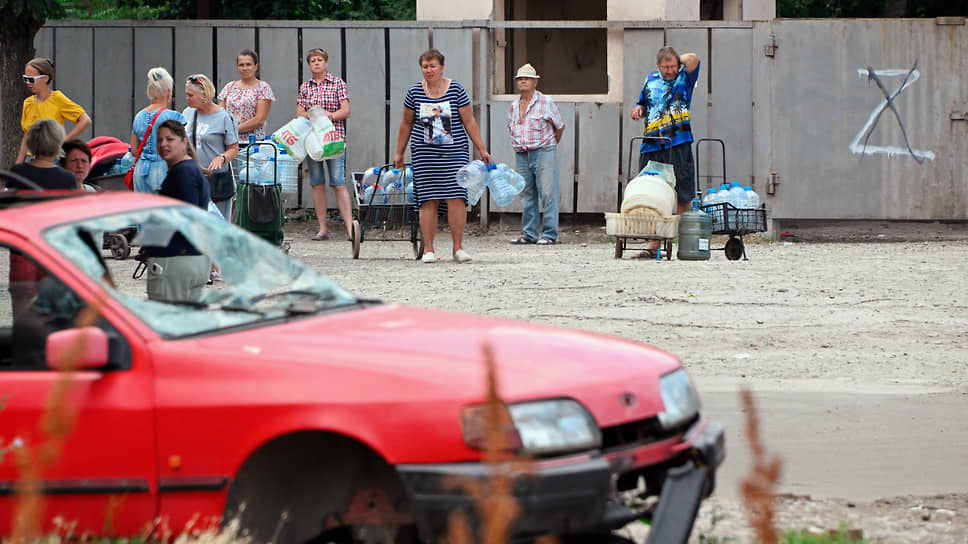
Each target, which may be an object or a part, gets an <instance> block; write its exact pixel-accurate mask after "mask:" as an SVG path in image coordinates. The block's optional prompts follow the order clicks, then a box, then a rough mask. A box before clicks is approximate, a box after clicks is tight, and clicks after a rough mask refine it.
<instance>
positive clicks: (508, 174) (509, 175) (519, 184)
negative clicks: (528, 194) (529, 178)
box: [497, 163, 524, 194]
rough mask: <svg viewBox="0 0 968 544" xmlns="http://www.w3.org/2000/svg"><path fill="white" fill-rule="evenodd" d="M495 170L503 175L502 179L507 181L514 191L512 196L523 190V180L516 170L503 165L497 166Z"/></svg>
mask: <svg viewBox="0 0 968 544" xmlns="http://www.w3.org/2000/svg"><path fill="white" fill-rule="evenodd" d="M497 168H498V170H500V171H501V173H502V174H504V179H505V180H507V182H508V184H509V185H510V186H511V188H512V189H513V190H514V194H518V193H520V192H521V191H523V190H524V178H523V177H522V176H521V174H519V173H518V171H517V170H515V169H514V168H511V167H510V166H508V165H506V164H503V163H502V164H498V165H497Z"/></svg>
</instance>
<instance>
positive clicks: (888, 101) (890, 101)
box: [848, 62, 934, 163]
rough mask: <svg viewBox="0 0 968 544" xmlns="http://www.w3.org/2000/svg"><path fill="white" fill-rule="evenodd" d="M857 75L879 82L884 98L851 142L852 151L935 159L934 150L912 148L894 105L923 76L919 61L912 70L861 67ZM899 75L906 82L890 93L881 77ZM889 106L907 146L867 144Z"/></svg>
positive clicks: (858, 153) (919, 161) (862, 153)
mask: <svg viewBox="0 0 968 544" xmlns="http://www.w3.org/2000/svg"><path fill="white" fill-rule="evenodd" d="M857 75H858V76H860V77H866V78H868V79H870V80H872V81H874V82H875V83H877V86H878V87H879V88H880V89H881V92H882V93H884V100H883V101H882V102H881V103H880V104H878V105H877V107H876V108H874V111H872V112H871V115H870V117H868V118H867V124H866V125H864V128H862V129H861V131H860V132H858V133H857V136H856V137H854V141H852V142H850V146H848V147H849V148H850V151H851V152H852V153H854V154H857V155H876V154H883V155H888V156H890V157H893V156H895V155H910V156H911V157H913V158H914V160H916V161H917V162H918V163H922V162H924V160H925V159H927V160H934V153H933V152H932V151H926V150H921V149H912V148H911V145H910V144H908V141H907V132H906V131H905V130H904V124H903V123H901V116H900V115H899V114H898V113H897V109H896V108H895V107H894V99H895V98H896V97H897V96H898V95H899V94H901V92H902V91H903V90H904V89H907V88H908V87H910V86H911V85H914V82H915V81H917V80H918V79H919V78H920V77H921V72H919V71H918V69H917V62H915V63H914V68H912V69H911V70H899V69H890V70H874V69H873V68H871V67H867V68H859V69H858V70H857ZM898 76H906V77H905V78H904V82H903V83H902V84H901V86H900V87H898V88H897V90H896V91H894V93H893V94H890V95H889V94H888V93H887V89H885V88H884V85H883V84H882V83H881V80H880V78H881V77H898ZM887 108H891V111H892V112H894V116H895V117H896V118H897V125H898V127H900V129H901V134H902V135H903V136H904V143H905V144H907V147H906V148H905V147H897V146H883V145H867V140H869V139H870V137H871V132H873V131H874V127H876V126H877V121H878V119H879V118H880V116H881V114H882V113H884V110H885V109H887ZM861 139H863V140H864V141H863V143H861Z"/></svg>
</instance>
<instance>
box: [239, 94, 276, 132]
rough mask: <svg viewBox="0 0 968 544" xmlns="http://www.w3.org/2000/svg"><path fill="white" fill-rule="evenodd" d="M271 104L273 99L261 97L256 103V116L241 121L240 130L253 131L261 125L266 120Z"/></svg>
mask: <svg viewBox="0 0 968 544" xmlns="http://www.w3.org/2000/svg"><path fill="white" fill-rule="evenodd" d="M271 106H272V101H271V100H263V99H259V100H258V101H257V102H256V104H255V117H253V118H251V119H248V120H246V121H243V122H241V123H239V132H252V131H254V130H255V129H257V128H259V127H261V126H262V125H263V124H264V123H265V122H266V117H267V116H268V115H269V108H270V107H271Z"/></svg>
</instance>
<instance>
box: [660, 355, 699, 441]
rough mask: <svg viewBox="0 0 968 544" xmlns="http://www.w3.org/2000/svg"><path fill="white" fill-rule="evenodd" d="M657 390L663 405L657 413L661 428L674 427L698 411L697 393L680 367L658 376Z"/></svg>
mask: <svg viewBox="0 0 968 544" xmlns="http://www.w3.org/2000/svg"><path fill="white" fill-rule="evenodd" d="M659 391H660V392H661V393H662V404H663V405H664V406H665V409H664V410H663V411H662V412H660V413H659V424H660V425H662V428H663V429H666V430H668V429H674V428H676V427H678V426H680V425H682V424H683V423H685V422H687V421H689V420H690V419H692V418H694V417H696V415H697V414H698V413H699V395H697V394H696V388H695V387H693V385H692V380H690V379H689V375H688V374H686V371H685V370H683V369H681V368H680V369H679V370H676V371H674V372H670V373H669V374H666V375H665V376H662V377H661V378H659Z"/></svg>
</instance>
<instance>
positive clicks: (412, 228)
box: [350, 164, 424, 259]
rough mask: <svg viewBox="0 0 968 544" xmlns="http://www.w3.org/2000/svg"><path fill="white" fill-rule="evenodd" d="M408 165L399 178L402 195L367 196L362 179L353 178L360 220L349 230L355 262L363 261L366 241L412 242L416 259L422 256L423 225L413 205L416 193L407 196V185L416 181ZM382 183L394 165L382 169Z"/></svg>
mask: <svg viewBox="0 0 968 544" xmlns="http://www.w3.org/2000/svg"><path fill="white" fill-rule="evenodd" d="M407 166H408V165H404V168H403V171H402V175H401V178H400V182H401V185H402V186H403V189H402V190H400V191H391V192H386V191H377V190H375V188H374V190H372V191H370V193H369V194H368V195H367V194H366V191H365V190H364V187H363V178H362V177H361V176H358V175H354V176H353V185H354V187H355V189H356V194H357V195H358V199H359V200H358V202H359V206H360V211H359V219H354V220H353V224H352V226H351V227H350V239H351V240H350V241H351V242H352V247H353V258H354V259H359V258H360V247H361V246H362V245H363V242H364V241H366V240H368V239H369V240H373V241H379V242H410V244H411V245H412V246H413V257H414V259H419V258H420V257H422V256H423V250H424V242H423V239H422V238H421V236H420V221H419V220H418V219H417V208H416V205H415V204H414V203H413V199H415V197H416V188H414V191H415V192H414V193H407V192H406V187H407V185H408V184H409V183H410V182H411V181H413V180H412V179H410V178H411V175H410V174H409V172H410V169H409V168H407ZM379 168H380V179H382V178H383V173H384V172H386V171H388V170H391V169H392V168H393V165H392V164H385V165H383V166H380V167H379Z"/></svg>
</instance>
